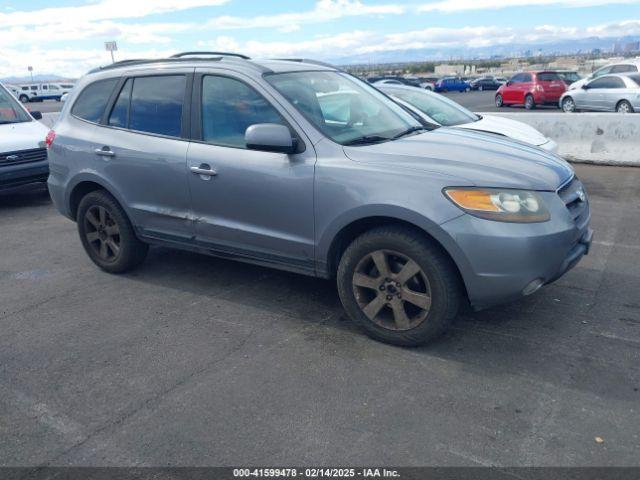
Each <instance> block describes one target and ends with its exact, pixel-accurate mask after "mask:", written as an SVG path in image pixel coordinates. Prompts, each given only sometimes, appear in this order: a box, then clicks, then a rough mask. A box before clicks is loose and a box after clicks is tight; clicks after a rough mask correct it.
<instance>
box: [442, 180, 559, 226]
mask: <svg viewBox="0 0 640 480" xmlns="http://www.w3.org/2000/svg"><path fill="white" fill-rule="evenodd" d="M444 194H445V195H446V197H447V198H448V199H449V200H451V201H452V202H453V203H454V204H455V205H456V206H458V207H459V208H461V209H462V210H464V211H465V212H467V213H468V214H470V215H474V216H476V217H480V218H484V219H487V220H495V221H498V222H515V223H535V222H546V221H547V220H549V218H550V216H549V211H548V210H547V208H546V207H545V206H544V203H543V201H542V198H540V196H539V195H538V194H537V193H536V192H531V191H527V190H508V189H502V188H456V187H452V188H445V189H444Z"/></svg>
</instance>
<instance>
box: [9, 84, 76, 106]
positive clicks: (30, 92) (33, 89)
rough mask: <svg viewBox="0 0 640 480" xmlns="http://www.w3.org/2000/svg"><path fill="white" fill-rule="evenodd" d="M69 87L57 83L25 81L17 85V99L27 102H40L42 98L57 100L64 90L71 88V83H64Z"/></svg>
mask: <svg viewBox="0 0 640 480" xmlns="http://www.w3.org/2000/svg"><path fill="white" fill-rule="evenodd" d="M65 86H70V88H63V87H62V85H61V84H58V83H27V84H22V85H19V87H18V88H19V89H20V91H19V93H18V99H19V100H20V101H21V102H22V103H27V102H42V101H43V100H57V101H58V102H59V101H60V97H62V94H63V93H65V92H68V91H69V90H71V88H73V85H72V84H65Z"/></svg>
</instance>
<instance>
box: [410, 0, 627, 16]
mask: <svg viewBox="0 0 640 480" xmlns="http://www.w3.org/2000/svg"><path fill="white" fill-rule="evenodd" d="M636 2H637V0H614V1H612V0H441V1H436V2H432V3H426V4H423V5H420V6H419V7H418V12H433V11H440V12H445V13H455V12H462V11H467V10H491V9H499V8H513V7H524V6H545V5H557V6H561V7H573V8H579V7H594V6H598V5H611V4H615V3H617V4H626V3H636Z"/></svg>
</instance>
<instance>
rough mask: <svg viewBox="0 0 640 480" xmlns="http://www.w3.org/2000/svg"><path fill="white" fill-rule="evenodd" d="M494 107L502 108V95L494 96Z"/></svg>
mask: <svg viewBox="0 0 640 480" xmlns="http://www.w3.org/2000/svg"><path fill="white" fill-rule="evenodd" d="M496 107H498V108H502V107H504V100H503V99H502V95H500V94H497V95H496Z"/></svg>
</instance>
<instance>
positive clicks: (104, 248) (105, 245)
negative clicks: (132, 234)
mask: <svg viewBox="0 0 640 480" xmlns="http://www.w3.org/2000/svg"><path fill="white" fill-rule="evenodd" d="M84 227H85V232H86V233H85V236H86V239H87V243H88V244H89V246H90V247H91V249H92V250H93V251H94V253H95V254H96V255H97V256H98V257H100V258H101V259H102V260H104V261H106V262H114V261H115V260H117V258H118V256H119V255H120V227H119V226H118V224H117V223H116V221H115V219H114V218H113V216H112V215H111V213H109V211H108V210H107V209H106V208H104V207H102V206H100V205H94V206H92V207H90V208H89V209H88V210H87V213H86V214H85V216H84Z"/></svg>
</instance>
